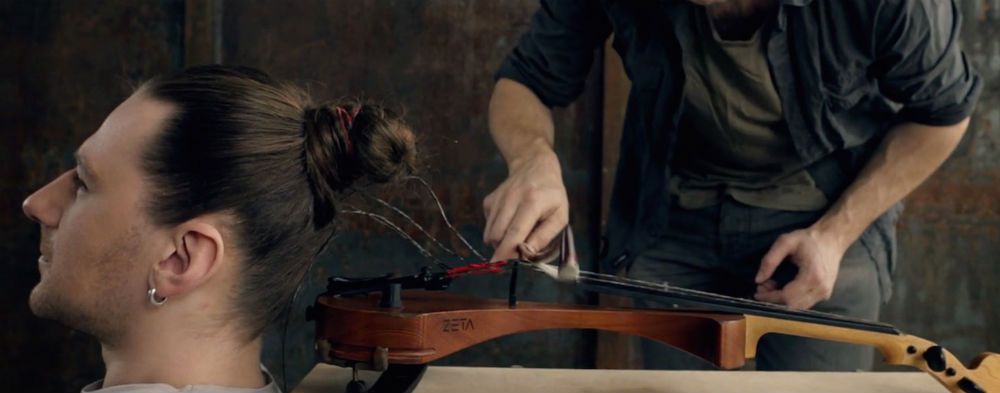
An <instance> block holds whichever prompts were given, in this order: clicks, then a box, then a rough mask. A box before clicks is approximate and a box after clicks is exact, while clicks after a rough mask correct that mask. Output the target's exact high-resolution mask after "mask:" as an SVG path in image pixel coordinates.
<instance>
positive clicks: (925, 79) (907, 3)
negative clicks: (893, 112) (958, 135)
mask: <svg viewBox="0 0 1000 393" xmlns="http://www.w3.org/2000/svg"><path fill="white" fill-rule="evenodd" d="M960 19H961V16H960V14H959V11H958V10H957V8H956V6H955V4H954V2H953V1H949V0H883V1H881V2H880V5H879V10H878V14H877V17H876V26H875V37H874V49H875V51H876V53H875V57H876V59H877V60H876V62H875V67H874V70H875V74H876V75H875V76H876V78H878V84H879V89H880V90H881V92H882V94H884V95H885V96H886V97H887V98H889V99H891V100H893V101H896V102H898V103H900V104H902V105H903V107H902V110H901V111H900V112H899V116H900V117H901V118H902V119H901V120H903V121H910V122H915V123H920V124H927V125H933V126H946V125H952V124H956V123H958V122H960V121H962V120H964V119H965V118H966V117H968V116H969V115H970V114H971V113H972V110H973V108H974V107H975V105H976V101H977V100H978V98H979V94H980V92H981V91H982V89H983V82H982V79H981V78H980V76H979V75H978V74H977V73H976V71H975V69H973V67H972V65H971V64H970V63H969V61H968V59H967V58H966V56H965V53H963V52H962V49H961V48H960V45H959V42H958V41H959V31H960V30H961V26H960V25H961V22H960Z"/></svg>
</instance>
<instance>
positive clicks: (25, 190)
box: [0, 0, 1000, 392]
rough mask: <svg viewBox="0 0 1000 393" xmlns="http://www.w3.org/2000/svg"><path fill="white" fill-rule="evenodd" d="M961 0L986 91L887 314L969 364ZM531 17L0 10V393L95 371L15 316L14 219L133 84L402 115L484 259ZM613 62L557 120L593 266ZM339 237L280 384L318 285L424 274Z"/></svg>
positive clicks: (426, 209) (58, 337)
mask: <svg viewBox="0 0 1000 393" xmlns="http://www.w3.org/2000/svg"><path fill="white" fill-rule="evenodd" d="M959 5H960V8H961V9H962V12H963V14H964V16H965V24H964V27H963V37H962V39H963V44H964V48H965V50H966V51H967V53H968V54H969V56H970V58H971V59H972V61H973V62H974V64H975V65H976V66H977V67H978V69H979V71H980V72H981V73H982V75H983V76H984V78H985V80H986V83H987V88H986V91H985V93H984V94H983V97H982V100H981V101H980V104H979V108H978V110H977V111H976V113H975V114H974V116H973V120H972V124H971V126H970V129H969V132H968V135H967V137H966V139H965V140H964V141H963V143H962V144H961V146H960V147H959V148H958V150H957V151H956V153H955V154H954V156H953V157H952V159H950V160H949V161H948V162H947V163H946V164H945V165H944V167H943V169H942V170H941V171H940V172H939V173H938V174H936V175H934V177H932V178H931V179H930V180H929V181H928V182H927V183H926V184H925V185H923V186H922V187H921V188H920V189H918V190H917V191H916V192H915V193H914V194H913V195H912V196H911V197H910V198H908V200H907V212H906V213H905V214H904V218H903V219H902V221H901V223H900V243H901V248H902V252H901V258H900V262H899V266H898V268H897V270H896V282H895V295H894V297H893V299H892V300H891V301H890V303H889V304H888V305H887V306H886V307H885V311H884V312H883V319H884V320H886V321H888V322H890V323H893V324H896V325H897V326H898V327H899V328H901V329H902V330H904V331H907V332H910V333H913V334H917V335H921V336H924V337H927V338H929V339H932V340H935V341H938V342H940V343H942V344H943V345H944V346H946V347H947V348H950V349H952V350H953V351H955V352H956V353H957V354H958V355H959V356H960V357H961V358H963V359H970V358H971V357H972V356H973V355H975V354H976V353H978V352H980V351H983V350H987V349H989V350H994V351H998V350H1000V335H997V334H996V333H995V331H994V330H993V329H994V328H995V327H997V326H1000V300H998V297H997V295H996V294H995V293H994V292H993V291H992V289H993V288H992V284H993V283H994V282H995V281H996V280H997V279H1000V257H998V255H1000V196H998V195H1000V158H998V156H997V153H998V152H1000V89H998V87H997V86H998V85H1000V0H960V1H959ZM536 7H537V4H536V2H535V1H533V0H517V1H500V0H492V1H490V0H482V1H472V0H466V1H459V0H440V1H374V0H367V1H353V0H328V1H318V0H317V1H305V0H302V1H292V2H284V1H283V2H278V1H263V2H245V1H225V0H201V1H196V0H187V1H184V0H161V1H139V0H131V1H129V0H111V1H96V0H95V1H69V0H62V1H54V0H34V1H16V0H0V59H2V60H0V76H2V78H0V127H2V128H0V129H2V134H0V296H2V298H0V299H2V300H0V381H5V385H4V386H3V387H0V391H19V392H36V391H37V392H55V391H76V390H77V389H79V388H81V387H82V386H83V385H84V384H86V383H89V382H91V381H93V380H95V379H98V378H100V376H101V375H102V373H103V369H102V364H101V359H100V347H99V345H98V344H97V343H96V342H95V341H94V340H93V339H91V338H90V337H87V336H85V335H83V334H80V333H77V332H74V331H72V330H70V329H67V328H65V327H62V326H60V325H58V324H55V323H52V322H49V321H43V320H39V319H37V318H35V317H33V316H32V315H31V313H30V312H29V311H28V308H27V296H28V293H29V291H30V289H31V288H32V287H33V286H34V284H35V283H36V282H37V280H38V273H37V266H36V263H35V261H36V259H37V257H38V255H37V241H38V231H37V228H36V226H35V225H33V224H31V223H30V222H29V221H28V220H27V219H25V218H24V217H23V215H22V214H21V208H20V205H21V201H22V200H23V198H24V197H25V196H27V195H28V194H30V192H31V191H33V190H34V189H36V188H37V187H39V186H41V185H43V184H44V183H46V182H47V181H48V180H49V179H51V178H52V177H53V176H55V175H56V174H58V173H60V172H61V171H63V170H65V169H67V168H68V167H69V166H70V165H71V162H72V152H73V151H74V150H75V149H76V147H77V146H78V145H79V144H80V143H81V142H82V141H83V140H84V139H85V138H86V137H87V136H88V135H90V134H91V133H92V132H93V131H94V130H96V129H97V128H98V127H99V125H100V123H101V121H102V120H103V119H104V117H105V116H106V115H107V114H108V113H109V112H110V111H111V110H112V109H113V108H114V107H115V106H116V105H117V104H118V103H119V102H121V101H122V100H123V99H124V98H125V97H127V96H128V94H129V93H130V92H131V89H132V86H134V85H136V84H137V83H139V82H141V81H143V80H145V79H147V78H149V77H151V76H153V75H156V74H159V73H163V72H167V71H170V70H175V69H179V68H181V67H184V66H188V65H197V64H207V63H213V62H223V63H226V64H242V65H250V66H254V67H258V68H261V69H264V70H266V71H268V72H270V73H271V74H272V75H274V76H276V77H280V78H286V79H291V80H293V81H296V82H298V83H300V84H303V85H305V86H307V87H308V88H309V90H310V91H311V92H312V94H313V95H314V96H317V97H321V98H337V97H341V96H345V95H362V96H366V97H370V98H376V99H379V100H383V101H385V102H386V103H397V104H400V105H402V106H404V107H405V108H406V110H407V119H408V120H409V122H410V123H411V125H412V126H413V127H414V129H415V130H416V131H417V132H418V134H419V136H420V139H421V144H420V147H421V153H422V154H423V157H424V160H425V162H426V165H425V168H424V176H425V177H426V178H427V179H428V181H429V182H430V183H431V184H432V185H433V187H434V189H435V190H436V191H437V193H438V195H439V196H440V198H441V200H442V203H443V204H444V205H445V208H446V210H447V212H448V214H449V215H450V217H451V219H452V221H453V222H454V223H455V224H456V226H457V227H458V228H459V230H460V231H461V232H462V233H463V234H464V235H465V236H466V237H467V238H468V239H469V240H470V241H471V242H472V243H473V244H474V245H475V246H476V247H479V248H480V249H481V250H482V246H481V227H482V225H483V222H484V220H483V219H482V209H481V204H482V198H483V197H485V196H486V195H487V194H488V193H489V191H490V190H491V189H492V188H493V187H495V186H496V185H497V184H499V182H500V181H501V180H502V179H503V177H504V176H505V175H506V168H505V166H504V163H503V159H502V158H501V157H500V155H499V154H498V152H497V150H496V148H495V147H494V146H493V144H492V142H491V141H490V139H489V135H488V133H487V129H486V105H487V102H488V99H489V94H490V90H491V87H492V84H493V78H492V76H493V72H494V71H495V69H496V67H497V66H498V65H499V63H500V61H501V59H502V58H503V56H504V55H505V54H506V53H507V52H508V51H509V50H510V49H511V48H512V47H513V46H514V45H515V43H516V42H517V38H518V36H519V35H520V33H521V32H523V31H524V30H525V28H526V27H527V23H528V19H529V17H530V15H531V13H532V12H533V11H534V9H535V8H536ZM614 56H615V55H613V54H611V55H609V57H607V58H604V54H603V52H602V51H599V52H598V53H597V54H596V55H595V57H596V60H597V61H595V67H594V69H593V72H592V75H591V81H590V83H588V89H587V91H586V92H585V94H584V96H583V97H581V99H580V100H578V101H577V103H575V104H573V105H571V106H570V107H568V108H565V109H559V110H557V112H556V123H557V129H558V130H559V132H558V133H557V150H558V152H559V154H560V159H561V160H562V163H563V166H564V177H565V180H566V186H567V189H568V191H569V195H570V203H571V205H572V206H573V216H572V218H571V220H572V222H573V226H574V230H575V232H576V234H577V237H578V240H577V243H578V244H577V245H578V248H579V251H580V254H581V257H582V260H583V261H592V260H593V259H594V258H593V257H594V254H595V252H596V250H595V249H596V246H595V245H596V244H597V243H598V234H599V233H600V228H601V217H602V216H603V212H602V209H603V208H604V206H606V205H605V204H602V202H601V201H602V199H603V200H606V198H607V189H608V186H607V185H608V183H609V181H610V178H609V175H610V174H611V173H613V162H614V158H615V157H616V152H615V150H614V145H615V143H616V139H617V135H618V133H619V130H618V127H619V126H618V124H619V122H620V107H621V106H622V105H623V96H622V94H621V91H622V89H623V88H624V87H625V83H626V82H623V81H622V79H623V78H622V77H621V71H620V69H619V68H617V67H615V58H614ZM605 64H608V66H607V67H605V66H604V65H605ZM393 202H394V203H396V204H397V205H398V206H400V207H401V208H403V209H404V210H406V211H407V212H409V213H410V214H411V215H413V216H414V218H415V219H416V220H417V221H419V222H421V223H422V224H423V225H424V226H425V227H427V228H428V229H429V230H430V232H431V233H433V234H434V235H435V236H437V237H439V238H441V239H443V240H444V242H445V244H447V245H448V246H449V247H452V248H455V249H461V248H462V246H461V243H460V242H459V241H458V240H457V239H456V238H455V237H454V236H450V235H449V233H448V231H447V228H446V227H445V225H444V223H443V221H441V220H440V219H439V218H438V217H437V215H436V214H437V213H436V209H435V208H434V207H433V202H431V200H430V199H428V198H426V196H425V195H419V194H410V193H402V194H397V195H396V197H395V198H394V199H393ZM344 225H345V229H344V230H343V231H341V235H340V237H339V238H338V239H337V240H336V241H335V242H334V244H333V245H332V247H331V248H330V250H329V252H327V253H326V254H325V255H324V256H323V257H322V258H321V259H320V261H318V263H317V265H316V267H315V268H314V270H313V272H312V274H311V275H310V277H309V280H308V281H307V282H306V285H305V286H304V288H303V290H302V292H301V293H300V294H299V297H298V300H297V301H296V304H295V305H294V306H293V307H292V309H291V310H292V313H291V318H290V319H289V324H288V328H287V332H286V331H285V330H286V329H283V326H278V327H276V328H275V329H273V331H272V332H271V333H269V335H268V337H267V346H266V347H267V348H266V350H265V363H266V364H267V365H268V366H269V367H270V368H271V370H272V371H273V372H274V373H275V375H276V376H278V377H279V378H281V377H282V375H283V374H285V373H284V372H283V371H282V370H287V379H288V380H289V383H290V384H294V383H295V382H296V381H298V380H299V379H300V378H301V377H302V376H303V375H304V374H305V373H306V372H308V370H309V369H310V368H311V366H312V362H313V352H312V331H311V329H312V325H311V324H310V323H307V322H305V321H304V318H303V313H304V309H305V306H306V305H307V304H309V303H310V302H311V301H312V299H313V298H314V296H315V295H316V294H317V293H318V292H320V291H321V290H322V288H323V285H324V284H325V281H326V277H327V276H329V275H332V274H350V275H375V274H381V273H384V272H387V271H397V272H412V271H415V270H416V269H417V268H419V267H420V266H423V265H425V264H426V263H427V261H426V260H425V259H423V258H422V257H421V256H420V255H419V254H418V253H417V252H416V251H415V249H414V248H413V247H412V246H410V245H409V244H408V243H407V242H405V241H403V240H401V239H399V238H398V237H397V236H395V235H393V234H392V233H389V232H387V231H386V230H384V229H383V228H382V227H380V226H379V225H377V224H375V223H374V222H371V221H365V220H362V219H356V218H348V217H346V216H345V224H344ZM420 241H421V243H422V244H424V245H425V246H428V247H429V246H430V245H431V243H430V242H429V241H426V240H425V239H420ZM466 255H467V254H466ZM585 263H586V264H589V266H584V268H585V269H594V268H596V266H593V265H592V264H590V262H585ZM455 289H456V290H457V291H459V292H465V293H475V294H478V295H490V296H502V295H504V294H505V290H506V282H505V281H504V280H502V279H496V278H476V279H470V280H469V281H464V282H458V283H456V286H455ZM522 298H527V299H538V300H545V301H561V302H573V301H576V302H583V301H593V300H594V299H592V298H587V297H584V296H581V295H577V294H575V293H574V292H573V291H571V290H570V289H568V288H560V287H557V286H556V285H554V284H551V283H549V282H547V281H546V280H541V279H538V278H537V277H527V278H526V279H524V280H523V287H522ZM283 337H284V340H282V338H283ZM282 341H284V348H285V351H284V356H281V353H282ZM596 348H597V345H596V336H595V335H594V334H591V333H586V332H565V331H562V332H547V333H531V334H525V335H519V336H515V337H508V338H503V339H500V340H496V341H494V342H490V343H486V344H483V345H480V346H478V347H476V348H472V349H469V350H466V351H463V352H461V353H459V354H456V355H454V356H452V357H450V358H448V359H445V360H444V361H442V362H441V363H442V364H464V365H494V366H509V365H515V364H517V365H523V366H527V367H593V366H594V365H595V364H605V365H606V364H607V363H608V362H607V361H605V362H600V360H599V359H598V358H597V357H596V356H595V352H596ZM283 359H284V361H283ZM283 363H284V366H283Z"/></svg>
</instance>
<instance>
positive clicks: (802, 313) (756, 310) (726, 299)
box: [578, 270, 895, 332]
mask: <svg viewBox="0 0 1000 393" xmlns="http://www.w3.org/2000/svg"><path fill="white" fill-rule="evenodd" d="M578 282H579V283H581V284H584V286H587V284H588V283H595V284H601V283H603V284H610V285H612V286H614V287H618V288H622V289H632V290H639V291H640V292H637V294H638V293H641V292H652V293H657V294H660V295H663V296H667V297H673V296H678V297H677V298H674V299H673V300H675V301H680V302H684V300H683V298H687V299H688V300H689V301H691V300H693V301H695V302H696V303H699V304H700V305H702V306H708V307H719V306H723V307H726V306H728V307H733V308H734V309H738V310H740V311H741V312H745V313H749V314H760V313H765V315H766V314H780V315H786V316H792V317H804V318H815V319H819V320H826V321H830V322H834V323H840V324H851V325H856V326H855V327H862V328H865V329H868V330H874V331H882V332H893V331H895V328H894V327H892V326H891V325H887V324H884V323H881V322H875V321H867V320H864V319H858V318H852V317H846V316H843V315H837V314H831V313H826V312H820V311H814V310H796V309H791V308H788V307H787V306H783V305H779V304H774V303H766V302H761V301H756V300H750V299H744V298H738V297H731V296H725V295H720V294H716V293H711V292H704V291H699V290H695V289H687V288H682V287H677V286H672V285H669V284H667V283H665V282H664V283H656V282H650V281H644V280H636V279H632V278H627V277H620V276H615V275H610V274H602V273H594V272H588V271H583V270H581V271H580V278H579V281H578Z"/></svg>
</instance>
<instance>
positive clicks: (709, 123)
mask: <svg viewBox="0 0 1000 393" xmlns="http://www.w3.org/2000/svg"><path fill="white" fill-rule="evenodd" d="M690 8H691V9H692V14H693V15H692V17H691V18H685V19H686V20H687V21H688V22H687V23H681V24H682V25H684V24H686V25H687V26H679V28H690V29H692V30H693V31H692V32H693V33H694V34H688V36H689V37H694V38H693V39H692V40H690V41H688V42H682V43H681V45H682V47H683V50H684V71H685V74H686V81H685V87H684V110H683V113H682V114H681V119H680V123H679V134H678V139H677V146H676V149H675V157H674V161H673V163H672V167H673V169H674V172H673V173H674V176H673V177H672V178H671V181H670V188H671V192H672V193H673V194H674V195H677V196H678V199H679V204H680V206H681V207H683V208H686V209H698V208H703V207H707V206H712V205H715V204H717V203H719V202H720V200H721V199H722V197H724V196H726V195H728V196H731V197H732V198H733V199H736V200H737V201H740V202H742V203H745V204H748V205H751V206H757V207H764V208H770V209H778V210H791V211H814V210H819V209H822V208H823V207H825V206H826V205H827V199H826V197H825V196H824V195H823V193H822V191H820V190H819V189H818V188H817V187H816V184H815V182H814V181H813V179H812V177H811V176H810V175H809V173H808V172H807V171H806V170H805V169H804V168H805V164H804V163H803V161H802V160H801V158H799V156H798V154H797V153H796V151H795V147H794V145H793V144H792V139H791V135H790V134H789V132H788V129H787V127H786V125H785V122H784V117H783V112H782V108H781V99H780V97H779V96H778V92H777V90H776V89H775V87H774V82H773V81H772V80H771V74H770V70H769V68H768V64H767V58H766V56H765V52H764V44H765V41H766V40H765V39H763V38H762V37H761V36H762V35H763V34H762V33H761V31H760V30H764V28H762V29H759V30H758V31H757V32H756V33H754V35H753V37H751V38H750V39H748V40H746V41H726V40H723V39H721V38H720V37H719V35H718V33H717V32H716V29H715V28H714V26H713V24H712V21H711V20H710V18H709V17H708V16H707V15H706V14H705V11H704V8H702V7H690ZM766 26H767V25H765V28H766Z"/></svg>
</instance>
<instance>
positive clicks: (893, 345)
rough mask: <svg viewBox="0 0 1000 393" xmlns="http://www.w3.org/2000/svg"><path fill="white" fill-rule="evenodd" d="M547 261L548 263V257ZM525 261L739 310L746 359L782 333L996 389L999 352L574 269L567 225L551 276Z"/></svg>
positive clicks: (608, 288) (611, 288) (599, 285)
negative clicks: (965, 354) (970, 355)
mask: <svg viewBox="0 0 1000 393" xmlns="http://www.w3.org/2000/svg"><path fill="white" fill-rule="evenodd" d="M547 262H551V259H549V261H547ZM547 262H543V263H547ZM530 265H532V266H534V267H535V268H536V269H537V270H540V271H542V272H543V273H546V274H547V275H548V276H550V277H552V278H555V279H556V280H559V281H563V282H575V283H576V285H577V286H578V287H579V288H580V289H583V290H587V291H591V292H600V293H607V294H613V295H623V296H628V297H634V298H642V299H646V300H653V301H660V302H666V303H673V304H679V305H684V306H689V307H695V308H699V309H705V310H710V311H719V312H731V313H737V314H744V316H745V320H746V341H745V342H746V347H745V349H744V355H745V357H746V358H747V359H752V358H754V357H756V354H757V343H758V341H760V338H761V337H762V336H764V335H766V334H769V333H781V334H787V335H793V336H800V337H808V338H814V339H820V340H827V341H837V342H843V343H849V344H860V345H866V346H871V347H875V348H876V349H877V350H878V351H879V352H880V353H881V354H882V356H883V357H884V361H885V363H886V364H891V365H899V366H909V367H914V368H917V369H920V370H923V371H924V372H926V373H928V374H930V375H931V376H932V377H934V379H936V380H937V381H938V382H940V383H941V384H942V385H944V386H945V387H946V388H947V389H948V390H949V391H951V392H956V393H958V392H962V393H980V392H1000V354H996V353H992V352H984V353H981V354H980V355H979V356H977V357H976V358H975V359H973V361H972V362H971V363H969V365H968V366H965V365H963V364H962V363H961V361H959V360H958V359H957V358H956V357H955V356H954V355H953V354H952V353H951V352H949V351H947V350H946V349H944V348H942V347H941V346H940V345H938V344H935V343H933V342H931V341H928V340H926V339H923V338H920V337H917V336H913V335H909V334H904V333H903V332H901V331H899V330H898V329H896V328H895V327H893V326H892V325H889V324H886V323H881V322H874V321H867V320H863V319H858V318H850V317H845V316H841V315H836V314H830V313H824V312H818V311H811V310H794V309H791V308H788V307H786V306H782V305H778V304H774V303H765V302H760V301H755V300H750V299H743V298H736V297H730V296H724V295H719V294H714V293H710V292H703V291H697V290H692V289H686V288H681V287H676V286H671V285H668V284H666V283H654V282H649V281H643V280H636V279H631V278H626V277H620V276H614V275H609V274H601V273H594V272H588V271H583V270H579V263H578V262H577V260H576V250H575V247H574V246H573V234H572V231H571V230H570V228H569V227H568V226H567V227H566V229H565V230H564V231H563V232H562V234H561V235H560V240H559V254H558V261H557V266H558V268H557V273H555V274H553V272H552V270H553V269H552V266H551V265H549V266H548V268H546V267H545V266H543V265H539V264H537V263H530ZM567 272H568V273H567ZM574 276H575V277H574Z"/></svg>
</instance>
